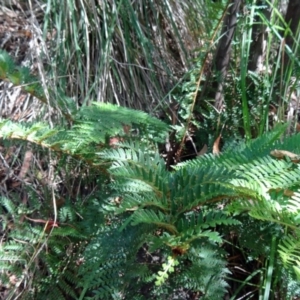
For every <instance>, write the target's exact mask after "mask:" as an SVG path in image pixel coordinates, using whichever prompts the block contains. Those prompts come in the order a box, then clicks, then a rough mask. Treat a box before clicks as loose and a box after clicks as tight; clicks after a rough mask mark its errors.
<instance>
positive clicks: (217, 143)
mask: <svg viewBox="0 0 300 300" xmlns="http://www.w3.org/2000/svg"><path fill="white" fill-rule="evenodd" d="M221 137H222V136H221V134H220V135H219V136H218V137H217V139H216V140H215V142H214V146H213V154H215V155H219V154H220V153H221V151H220V140H221Z"/></svg>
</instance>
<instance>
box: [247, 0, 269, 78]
mask: <svg viewBox="0 0 300 300" xmlns="http://www.w3.org/2000/svg"><path fill="white" fill-rule="evenodd" d="M265 2H266V1H265V0H260V1H258V2H257V5H258V6H262V5H265V4H266V3H265ZM261 12H262V13H263V14H264V15H265V18H266V19H267V20H269V19H270V16H271V12H272V8H271V7H268V8H264V9H262V10H261ZM267 39H268V30H267V26H266V25H265V23H264V22H261V20H260V18H259V16H256V17H255V20H254V24H253V31H252V43H251V46H250V57H249V63H248V70H249V71H253V72H257V73H260V72H263V71H265V65H264V61H265V58H266V46H267Z"/></svg>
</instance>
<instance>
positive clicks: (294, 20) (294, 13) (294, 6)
mask: <svg viewBox="0 0 300 300" xmlns="http://www.w3.org/2000/svg"><path fill="white" fill-rule="evenodd" d="M299 16H300V1H295V0H290V1H289V4H288V8H287V12H286V16H285V22H286V23H287V24H288V25H289V26H290V30H291V33H290V34H288V35H287V36H286V39H285V43H286V45H287V46H289V47H290V48H291V49H293V47H294V45H295V41H296V40H297V34H298V35H299V30H298V27H299V22H300V18H299ZM289 62H290V57H289V56H288V54H287V53H286V52H285V54H284V62H283V66H284V67H286V66H288V65H289Z"/></svg>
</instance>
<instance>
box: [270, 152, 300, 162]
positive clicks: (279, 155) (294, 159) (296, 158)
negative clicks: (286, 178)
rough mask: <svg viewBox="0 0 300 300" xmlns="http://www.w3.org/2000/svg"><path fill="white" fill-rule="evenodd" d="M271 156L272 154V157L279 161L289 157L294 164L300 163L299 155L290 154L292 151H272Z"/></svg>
mask: <svg viewBox="0 0 300 300" xmlns="http://www.w3.org/2000/svg"><path fill="white" fill-rule="evenodd" d="M270 154H271V156H274V157H276V158H278V159H283V158H284V157H286V156H287V157H288V158H290V160H291V161H292V162H294V163H298V162H300V156H299V155H298V154H295V153H293V152H290V151H286V150H277V149H275V150H273V151H271V153H270Z"/></svg>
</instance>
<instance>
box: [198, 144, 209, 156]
mask: <svg viewBox="0 0 300 300" xmlns="http://www.w3.org/2000/svg"><path fill="white" fill-rule="evenodd" d="M207 149H208V148H207V145H206V144H205V145H204V146H203V147H202V149H201V150H200V151H199V152H198V153H197V156H202V155H204V154H206V153H207Z"/></svg>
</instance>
